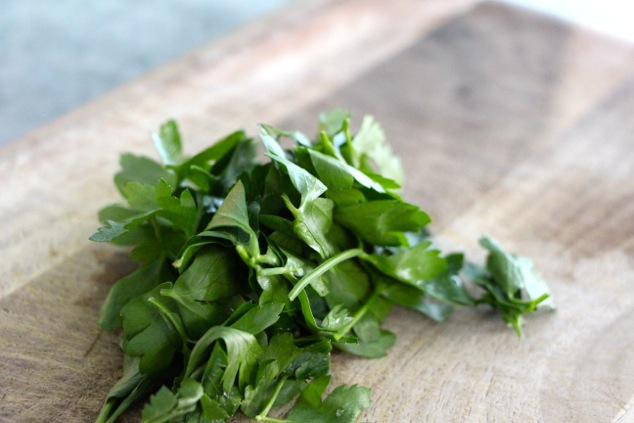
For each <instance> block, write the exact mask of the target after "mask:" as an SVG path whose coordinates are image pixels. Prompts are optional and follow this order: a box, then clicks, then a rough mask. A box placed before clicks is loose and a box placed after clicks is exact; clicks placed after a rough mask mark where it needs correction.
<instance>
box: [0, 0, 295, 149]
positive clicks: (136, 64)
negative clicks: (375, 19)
mask: <svg viewBox="0 0 634 423" xmlns="http://www.w3.org/2000/svg"><path fill="white" fill-rule="evenodd" d="M294 1H297V0H294ZM291 2H293V0H257V1H254V0H225V1H219V0H178V1H173V0H172V1H167V0H134V1H130V0H107V1H105V0H104V1H90V0H88V1H86V0H57V1H41V0H0V144H3V143H6V142H8V141H10V140H12V139H15V138H17V137H19V136H21V135H24V134H25V133H26V132H28V131H29V130H31V129H34V128H37V127H38V126H40V125H42V124H44V123H46V122H47V121H49V120H51V119H53V118H55V117H57V116H59V115H61V114H63V113H65V112H68V111H70V110H71V109H74V108H76V107H78V106H80V105H81V104H82V103H85V102H86V101H88V100H90V99H92V98H95V97H97V96H99V95H100V94H102V93H104V92H107V91H109V90H111V89H113V88H115V87H117V86H118V85H121V84H122V83H123V82H125V81H127V80H130V79H132V78H134V77H135V76H138V75H140V74H142V73H143V72H145V71H147V70H149V69H151V68H154V67H156V66H158V65H161V64H163V63H165V62H167V61H169V60H170V59H173V58H176V57H178V56H181V55H183V54H185V53H186V52H188V51H190V50H192V49H194V48H196V47H200V46H202V45H205V44H206V43H208V42H209V41H211V40H212V39H213V38H215V37H217V36H219V35H222V34H224V33H226V32H227V31H230V30H233V29H236V28H237V27H238V26H240V25H244V24H246V23H248V22H249V21H251V20H253V19H256V18H259V17H262V16H265V15H266V14H270V13H272V12H274V11H276V10H277V9H280V8H282V7H283V6H286V5H289V4H291Z"/></svg>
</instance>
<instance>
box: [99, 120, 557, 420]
mask: <svg viewBox="0 0 634 423" xmlns="http://www.w3.org/2000/svg"><path fill="white" fill-rule="evenodd" d="M349 118H350V116H349V114H348V113H347V112H344V111H341V110H335V111H333V112H331V113H328V114H323V115H322V116H321V117H320V122H319V133H318V135H317V136H316V138H315V139H313V140H311V139H309V138H308V137H306V136H305V135H303V134H301V133H300V132H288V131H282V130H278V129H275V128H273V127H271V126H268V125H262V126H261V127H260V134H259V135H260V139H261V141H262V143H263V145H264V148H265V152H266V153H265V154H266V156H267V157H268V158H269V159H270V160H268V161H267V162H264V163H260V162H258V160H257V151H256V143H255V142H254V140H253V139H251V138H249V137H247V136H246V134H245V133H244V132H243V131H237V132H234V133H232V134H230V135H228V136H227V137H225V138H223V139H222V140H220V141H218V142H217V143H216V144H214V145H212V146H211V147H209V148H207V149H206V150H204V151H202V152H200V153H198V154H196V155H194V156H192V157H185V156H184V155H183V150H182V143H181V137H180V134H179V131H178V128H177V125H176V123H175V122H173V121H169V122H167V123H165V124H164V125H163V126H161V128H160V131H159V133H158V134H154V135H153V139H154V143H155V146H156V148H157V150H158V152H159V154H160V156H161V159H162V161H163V164H159V163H157V162H155V161H154V160H151V159H149V158H147V157H141V156H135V155H131V154H125V155H123V156H122V158H121V167H122V170H121V171H120V172H119V173H118V174H117V175H116V176H115V184H116V186H117V188H118V190H119V192H120V193H121V195H122V196H123V198H124V199H125V204H115V205H111V206H108V207H106V208H104V209H103V210H101V211H100V213H99V218H100V220H101V221H102V222H103V225H104V226H102V227H101V228H99V230H98V232H97V233H95V234H94V235H93V236H92V237H91V239H92V240H93V241H98V242H112V243H114V244H117V245H125V246H131V247H132V248H131V252H130V256H131V257H132V258H133V259H135V260H138V261H139V262H140V263H141V265H140V266H139V267H138V269H137V270H136V271H134V272H133V273H131V274H130V275H128V276H126V277H124V278H123V279H121V280H119V281H118V282H117V283H116V284H115V285H114V286H113V287H112V289H111V290H110V293H109V295H108V297H107V298H106V300H105V303H104V304H103V306H102V308H101V311H100V314H99V323H100V325H101V327H102V328H103V329H104V330H109V331H115V330H118V329H120V328H123V340H122V348H123V351H124V353H125V358H124V374H123V377H122V378H121V379H120V380H119V381H118V382H117V383H116V384H115V385H114V386H113V387H112V389H111V391H110V392H109V394H108V397H107V399H106V401H105V404H104V406H103V409H102V411H101V413H100V415H99V417H98V419H97V422H114V421H115V420H116V419H117V418H118V416H120V415H121V414H122V413H123V412H124V411H125V410H126V409H128V408H129V407H130V406H131V405H132V404H133V403H135V402H136V401H138V400H141V399H143V398H146V397H147V396H148V395H151V394H153V396H152V397H151V399H150V401H149V403H148V404H146V405H145V408H144V410H143V414H142V416H143V421H144V422H148V423H150V422H152V423H158V422H197V423H203V422H206V423H211V422H225V421H227V420H228V419H229V418H230V417H231V416H233V415H235V414H236V413H238V412H242V413H243V414H245V415H247V416H249V417H251V418H253V419H255V420H256V421H264V422H278V423H281V422H288V423H291V422H307V421H311V422H327V423H343V422H354V421H356V419H357V417H358V415H359V414H360V413H361V411H362V410H363V409H364V408H366V407H368V405H369V404H370V390H369V389H368V388H364V387H360V386H357V385H352V386H345V385H344V386H339V387H337V388H335V389H334V390H332V391H331V392H330V394H329V395H327V396H326V397H325V399H322V397H323V395H324V392H326V388H327V387H328V384H329V381H330V353H331V351H332V349H333V348H334V349H337V350H341V351H345V352H348V353H351V354H355V355H359V356H363V357H369V358H378V357H383V356H385V355H386V353H387V350H388V349H389V348H390V347H391V346H392V345H393V344H394V342H395V335H394V334H393V333H391V332H389V331H387V330H385V329H383V328H382V327H381V323H382V322H383V320H384V319H385V317H386V316H387V314H388V313H389V312H390V309H391V308H392V306H393V305H395V304H396V305H400V306H404V307H407V308H410V309H413V310H416V311H418V312H420V313H422V314H423V315H425V316H427V317H429V318H431V319H433V320H436V321H443V320H445V319H446V318H447V316H448V315H449V314H450V313H451V311H452V309H453V307H454V306H456V305H459V306H469V307H472V306H476V305H478V304H483V303H484V304H488V305H490V306H491V307H493V308H495V309H497V310H499V311H500V314H501V316H502V317H503V319H504V320H505V321H506V322H507V323H508V324H509V325H512V326H514V327H515V329H516V330H517V332H518V334H521V316H522V315H523V314H525V313H530V312H533V311H534V310H535V309H536V308H537V306H538V305H540V306H541V305H544V304H546V305H551V306H552V302H551V301H550V299H549V292H548V289H547V287H546V285H545V283H544V282H543V280H542V279H541V278H540V277H539V276H537V275H536V273H535V272H534V270H533V268H532V263H531V262H530V260H528V259H526V258H522V257H517V256H514V255H512V254H509V253H508V252H506V251H505V250H504V249H503V248H502V247H501V246H500V245H499V244H497V243H496V242H495V241H494V240H492V239H491V238H488V237H485V238H483V239H482V240H481V243H482V245H483V246H484V247H485V248H486V249H487V250H488V251H489V255H488V259H487V263H486V266H477V265H474V264H471V263H466V262H465V260H464V257H463V255H462V254H460V253H452V254H446V255H443V254H441V253H440V251H439V250H438V249H437V248H436V247H435V246H434V244H433V241H432V239H431V237H430V235H429V232H428V231H427V230H426V226H427V225H428V224H429V223H430V218H429V216H428V215H427V214H426V213H425V212H424V211H422V210H421V209H420V208H419V207H418V206H416V205H413V204H410V203H408V202H405V201H403V199H402V198H401V197H400V196H399V194H398V189H399V188H400V185H401V183H402V179H403V172H402V169H401V167H400V163H399V161H398V159H397V158H396V157H395V156H394V155H393V154H392V152H391V150H390V148H389V147H388V146H387V144H386V143H385V139H384V135H383V132H382V130H381V128H380V127H379V125H378V124H377V123H376V122H375V121H374V120H373V119H372V118H371V117H365V118H364V120H363V122H362V124H361V127H360V129H359V130H358V131H357V133H356V134H355V135H354V136H353V135H352V134H351V131H350V127H349ZM282 138H289V139H291V140H292V141H293V142H294V147H293V148H291V149H284V148H283V147H282V146H281V144H280V140H281V139H282ZM474 292H476V293H475V294H474ZM295 398H297V400H296V402H295V403H294V405H293V407H292V408H291V409H290V412H289V413H288V415H287V417H286V418H285V419H281V420H280V419H276V418H273V417H270V416H269V412H270V411H271V409H272V408H273V407H277V406H281V405H284V404H287V403H289V402H291V401H292V400H293V399H295Z"/></svg>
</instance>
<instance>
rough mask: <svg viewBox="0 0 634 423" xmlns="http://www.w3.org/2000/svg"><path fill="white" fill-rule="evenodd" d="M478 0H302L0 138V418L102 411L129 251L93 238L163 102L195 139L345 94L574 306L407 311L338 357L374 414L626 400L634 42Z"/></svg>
mask: <svg viewBox="0 0 634 423" xmlns="http://www.w3.org/2000/svg"><path fill="white" fill-rule="evenodd" d="M470 3H471V2H469V1H457V2H446V1H440V0H439V1H405V0H401V1H393V2H390V5H389V6H388V5H387V4H384V3H383V2H379V1H360V0H358V1H353V0H351V1H338V2H335V1H320V2H312V3H303V4H300V5H299V6H298V7H297V8H295V9H292V10H289V11H287V12H286V13H284V14H282V15H280V16H278V17H275V18H273V19H270V20H268V21H264V22H260V23H258V24H256V25H255V26H252V27H250V28H247V29H245V30H243V31H240V32H238V33H236V34H234V35H232V36H230V37H229V38H227V39H225V40H223V41H221V42H220V43H217V44H213V45H211V46H209V47H206V48H204V49H202V50H200V51H197V52H194V53H193V54H192V55H190V56H187V57H185V58H183V59H182V60H180V61H178V62H175V63H173V64H171V65H169V66H167V67H165V68H162V69H160V70H158V71H156V72H154V73H152V74H149V75H146V76H144V77H143V78H141V79H140V80H138V81H135V82H133V83H132V84H129V85H127V86H124V87H122V88H121V89H120V90H118V91H116V92H114V93H112V94H111V95H109V96H107V97H105V98H103V99H101V100H99V101H97V102H94V103H92V104H89V105H88V106H86V107H84V108H82V109H80V110H78V111H76V112H74V113H72V114H71V115H69V116H66V117H65V118H62V119H60V120H58V121H56V122H54V123H52V124H51V125H49V126H47V127H45V128H42V129H41V130H39V131H37V132H35V133H33V134H32V135H30V136H28V137H27V138H25V139H22V140H19V141H18V142H16V143H15V144H13V145H9V146H8V147H6V148H3V149H0V170H2V171H3V173H2V174H3V175H8V183H7V187H8V189H7V190H5V194H3V201H2V203H1V208H0V217H2V222H3V225H2V235H3V236H2V237H0V254H1V256H2V257H3V266H2V269H1V270H0V421H1V422H4V421H8V422H38V421H47V422H68V421H73V422H74V421H78V422H79V421H92V420H93V419H94V418H95V416H96V413H97V411H98V409H99V407H100V403H101V401H102V400H103V398H104V396H105V394H106V392H107V390H108V388H109V386H110V385H111V384H112V383H113V381H114V380H115V379H116V378H117V377H118V375H119V372H120V368H121V355H120V352H119V348H118V338H117V336H116V335H113V334H107V333H101V332H100V331H99V330H98V328H97V326H96V323H95V322H96V313H97V310H98V308H99V304H100V303H101V301H102V300H103V298H104V297H105V294H106V292H107V290H108V288H109V286H110V285H111V284H112V283H113V282H114V281H115V280H116V279H117V278H118V277H120V276H121V275H123V274H125V273H127V272H129V271H130V270H131V269H132V266H133V264H132V263H130V262H129V261H128V260H127V259H126V258H125V256H124V254H123V253H122V252H120V251H118V250H116V249H113V248H109V247H104V246H103V245H95V244H90V243H88V242H87V241H86V238H87V236H88V235H89V234H90V233H91V232H92V231H93V229H94V227H95V225H96V221H95V217H94V216H95V213H96V211H97V209H98V208H99V207H101V206H102V205H103V204H105V203H108V202H111V201H114V200H116V193H115V190H114V188H113V187H112V186H111V183H110V179H111V177H112V174H113V173H114V172H115V170H116V160H117V158H118V155H119V153H120V152H122V151H136V152H142V153H144V154H153V153H152V152H151V145H150V143H149V142H148V140H147V136H146V134H147V132H148V130H150V129H152V128H155V127H156V126H157V125H158V124H159V123H160V122H161V121H163V120H165V119H166V118H168V117H175V118H177V119H178V120H179V121H180V122H181V125H182V128H183V132H184V136H185V139H186V142H187V143H188V144H187V145H188V146H189V147H188V148H191V150H190V151H193V150H195V149H198V148H200V147H201V146H202V145H204V144H205V143H208V142H209V141H210V140H213V139H215V138H216V137H218V136H220V135H222V134H223V133H225V132H227V131H229V130H232V129H235V127H236V126H247V129H250V130H252V129H253V128H254V124H255V123H257V122H260V121H266V122H273V123H277V124H280V125H283V126H285V127H289V128H290V127H295V126H297V127H300V128H302V129H304V130H305V131H307V132H310V131H312V129H313V127H314V126H313V125H314V119H315V116H316V114H317V113H318V112H320V111H322V110H324V109H328V108H331V107H335V106H338V107H347V108H350V109H351V110H353V111H354V112H355V113H356V115H357V116H360V115H361V114H363V113H366V112H369V113H372V114H374V115H375V116H376V117H377V119H378V120H379V121H380V122H381V123H382V124H383V125H384V127H385V130H386V133H387V135H388V138H389V139H390V140H391V141H392V143H393V145H394V148H395V150H396V151H397V152H398V153H399V154H400V155H401V156H402V157H403V159H404V165H405V168H406V171H407V174H408V175H410V176H409V180H408V183H407V187H406V197H407V198H408V199H410V200H411V201H413V202H416V203H419V204H421V205H423V207H424V208H425V209H426V210H428V211H429V212H430V214H431V215H432V216H433V217H434V218H435V221H434V223H433V226H432V229H433V230H434V232H435V234H436V235H437V237H438V239H439V241H440V243H441V244H442V245H443V246H444V247H446V248H459V249H463V250H467V251H468V252H469V253H470V255H471V257H472V258H474V259H478V258H481V254H482V253H481V252H479V251H478V249H477V247H476V240H477V238H478V237H479V236H480V234H481V233H484V232H488V233H490V234H492V235H494V236H496V237H497V238H499V239H500V240H501V241H502V242H503V243H505V244H507V245H508V246H509V247H510V248H511V249H513V250H515V251H518V252H521V253H523V254H527V255H531V256H532V257H533V258H534V260H535V262H536V263H537V265H538V267H539V268H540V269H541V271H542V273H543V274H545V275H546V276H547V278H548V279H549V281H550V285H551V288H552V290H553V292H554V294H555V297H556V300H557V302H558V305H559V310H558V312H557V313H555V314H543V315H536V316H532V317H531V318H530V319H529V324H528V327H527V329H526V338H525V339H523V340H518V339H517V338H516V337H515V335H514V333H513V332H512V331H510V330H507V329H506V328H504V326H503V325H502V324H501V323H500V322H499V319H498V318H497V316H495V315H493V314H492V313H489V312H487V311H486V310H479V311H475V312H474V311H473V310H465V311H457V312H456V313H455V315H454V316H452V318H451V319H450V320H449V321H448V322H447V323H445V324H442V325H438V324H435V323H432V322H430V321H427V320H425V319H423V318H421V317H420V316H419V315H416V314H414V313H410V312H408V311H405V310H397V311H396V312H395V313H394V314H393V315H391V316H390V318H389V319H388V322H387V326H388V328H389V329H391V330H393V331H395V332H396V333H397V335H398V343H397V345H396V346H395V347H394V348H393V349H392V351H391V354H390V356H389V357H388V358H385V359H381V360H365V359H359V358H352V357H349V356H345V355H336V356H335V357H334V374H335V377H336V382H340V383H359V384H364V385H366V386H370V387H372V388H373V404H372V406H371V408H370V409H369V410H367V412H366V413H365V415H364V416H363V419H364V420H368V421H376V422H392V421H394V422H407V421H411V422H420V421H426V422H446V421H474V422H476V421H477V422H480V421H482V422H485V421H486V422H509V421H514V422H559V421H562V422H563V421H566V422H568V421H570V422H610V421H613V422H626V421H632V419H634V415H633V414H632V410H633V409H634V405H633V404H634V398H633V396H634V355H633V353H632V351H633V350H634V334H633V333H632V328H634V318H633V317H632V316H634V313H633V309H634V295H632V293H631V287H632V286H633V284H634V261H633V259H632V257H633V253H634V223H633V222H634V201H633V200H634V194H633V193H634V183H633V182H632V181H633V180H634V178H633V177H632V176H634V175H633V174H634V171H633V170H632V169H634V153H633V150H632V145H633V143H634V141H633V139H632V135H631V134H634V121H632V119H631V116H632V112H633V111H634V48H633V47H631V46H629V45H625V44H620V43H617V42H615V41H611V40H605V39H602V38H600V37H598V36H596V35H594V34H590V33H588V32H585V31H583V30H580V29H578V28H574V27H570V26H567V25H565V24H562V23H560V22H555V21H552V20H548V19H545V18H544V17H542V16H538V15H534V14H531V13H528V12H526V11H522V10H518V9H514V8H510V7H507V6H501V5H499V4H492V3H487V4H482V5H479V6H477V7H475V8H474V9H471V10H466V6H467V5H469V4H470ZM351 22H354V24H351ZM124 421H136V417H135V416H134V415H133V414H132V415H130V416H128V417H127V419H124ZM236 421H246V420H244V419H236Z"/></svg>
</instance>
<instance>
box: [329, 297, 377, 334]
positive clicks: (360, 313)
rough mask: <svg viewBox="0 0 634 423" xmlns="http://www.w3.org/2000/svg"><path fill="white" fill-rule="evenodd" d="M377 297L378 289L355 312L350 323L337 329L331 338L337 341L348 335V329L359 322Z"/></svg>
mask: <svg viewBox="0 0 634 423" xmlns="http://www.w3.org/2000/svg"><path fill="white" fill-rule="evenodd" d="M379 296H380V291H379V289H375V290H374V292H373V293H372V295H371V296H370V298H369V299H368V301H366V303H365V304H363V306H362V307H361V308H360V309H359V310H357V312H356V313H354V316H352V320H351V321H350V323H348V324H347V325H345V326H344V327H342V328H341V329H339V330H338V331H337V332H336V333H335V334H334V335H333V336H332V337H333V338H334V339H335V340H337V341H338V340H340V339H341V338H343V337H344V336H345V335H346V333H348V332H349V331H350V329H352V327H353V326H354V325H356V324H357V323H358V322H359V320H361V318H362V317H363V316H364V315H365V313H367V312H368V310H370V307H372V305H373V304H374V302H375V301H376V300H377V299H378V298H379Z"/></svg>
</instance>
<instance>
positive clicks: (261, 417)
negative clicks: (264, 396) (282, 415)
mask: <svg viewBox="0 0 634 423" xmlns="http://www.w3.org/2000/svg"><path fill="white" fill-rule="evenodd" d="M287 378H288V376H286V375H284V376H282V378H281V379H280V381H279V382H278V383H277V385H276V386H275V391H273V395H271V398H269V402H267V403H266V406H265V407H264V409H263V410H262V411H261V412H260V414H258V415H257V416H255V420H257V421H259V422H283V421H284V420H277V419H271V418H270V417H267V416H266V415H267V414H269V411H271V408H273V404H275V400H276V399H277V396H278V395H279V394H280V391H281V390H282V386H284V382H286V379H287Z"/></svg>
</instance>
